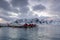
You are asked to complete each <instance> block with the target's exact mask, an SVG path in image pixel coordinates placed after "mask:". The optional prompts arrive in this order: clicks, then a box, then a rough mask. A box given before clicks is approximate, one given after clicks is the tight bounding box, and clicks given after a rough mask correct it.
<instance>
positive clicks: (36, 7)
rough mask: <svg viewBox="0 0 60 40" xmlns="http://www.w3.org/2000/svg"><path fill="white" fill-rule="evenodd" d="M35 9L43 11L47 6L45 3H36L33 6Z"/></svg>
mask: <svg viewBox="0 0 60 40" xmlns="http://www.w3.org/2000/svg"><path fill="white" fill-rule="evenodd" d="M32 8H33V10H34V11H43V10H45V9H46V7H45V6H44V5H41V4H40V5H35V6H33V7H32Z"/></svg>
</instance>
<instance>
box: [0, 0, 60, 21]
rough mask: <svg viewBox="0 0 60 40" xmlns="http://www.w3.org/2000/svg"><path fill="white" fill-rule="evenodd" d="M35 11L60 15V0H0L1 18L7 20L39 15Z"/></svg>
mask: <svg viewBox="0 0 60 40" xmlns="http://www.w3.org/2000/svg"><path fill="white" fill-rule="evenodd" d="M34 11H35V12H38V11H39V15H40V12H43V14H44V12H46V14H50V16H51V15H54V16H56V15H57V16H60V0H11V1H10V0H0V18H1V19H4V20H6V21H12V20H15V19H19V18H32V17H39V16H38V14H35V13H34Z"/></svg>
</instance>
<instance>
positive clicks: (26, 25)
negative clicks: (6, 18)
mask: <svg viewBox="0 0 60 40" xmlns="http://www.w3.org/2000/svg"><path fill="white" fill-rule="evenodd" d="M10 27H13V28H32V27H36V24H27V23H25V24H23V25H20V26H10Z"/></svg>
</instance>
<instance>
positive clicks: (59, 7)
mask: <svg viewBox="0 0 60 40" xmlns="http://www.w3.org/2000/svg"><path fill="white" fill-rule="evenodd" d="M51 10H53V11H57V12H60V0H53V1H52V6H51Z"/></svg>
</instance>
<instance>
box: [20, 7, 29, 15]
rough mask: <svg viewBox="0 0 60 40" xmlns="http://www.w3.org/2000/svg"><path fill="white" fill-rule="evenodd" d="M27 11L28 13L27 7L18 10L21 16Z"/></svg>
mask: <svg viewBox="0 0 60 40" xmlns="http://www.w3.org/2000/svg"><path fill="white" fill-rule="evenodd" d="M28 11H29V8H28V7H24V8H21V9H20V13H21V14H27V13H28Z"/></svg>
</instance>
